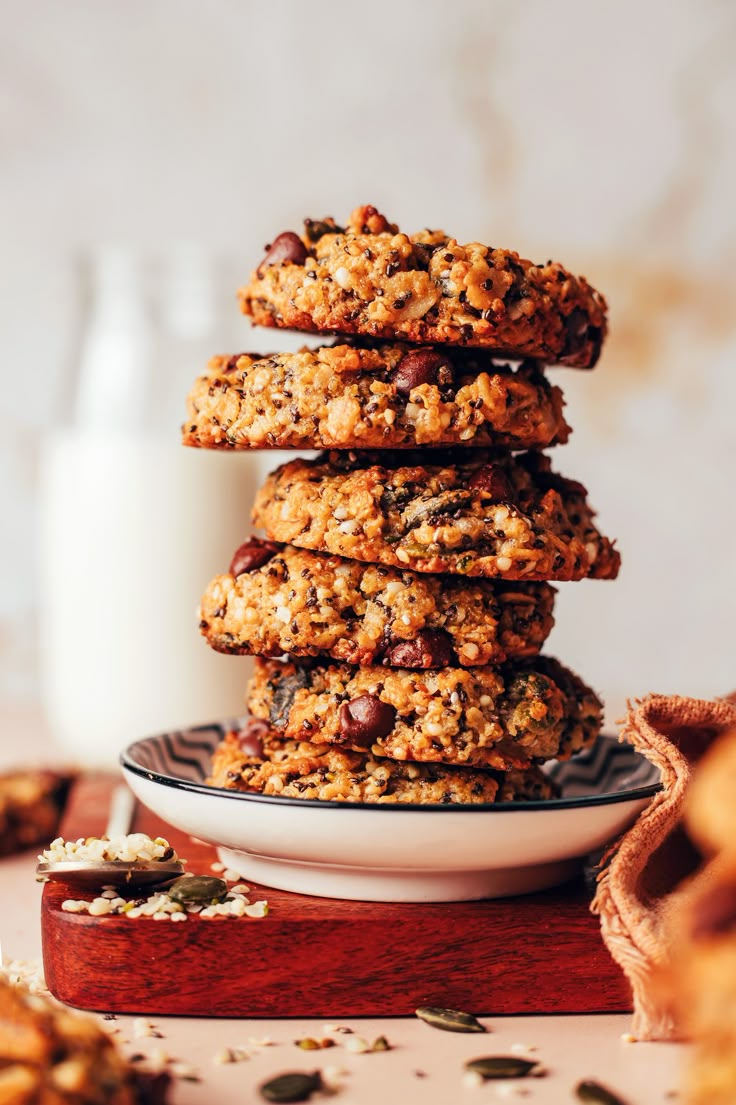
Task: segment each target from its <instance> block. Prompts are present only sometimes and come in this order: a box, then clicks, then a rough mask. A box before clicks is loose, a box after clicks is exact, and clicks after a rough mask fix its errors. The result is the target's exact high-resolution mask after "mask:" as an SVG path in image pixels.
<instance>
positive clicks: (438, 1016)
mask: <svg viewBox="0 0 736 1105" xmlns="http://www.w3.org/2000/svg"><path fill="white" fill-rule="evenodd" d="M415 1012H416V1015H417V1016H418V1017H419V1019H420V1020H422V1021H425V1022H426V1023H427V1024H431V1025H432V1027H433V1028H441V1029H444V1031H445V1032H486V1031H487V1029H486V1028H485V1026H484V1025H482V1024H481V1023H480V1021H479V1020H478V1019H477V1017H474V1016H473V1014H472V1013H463V1012H462V1010H460V1009H443V1008H441V1007H440V1006H436V1005H420V1006H419V1008H418V1009H416V1010H415Z"/></svg>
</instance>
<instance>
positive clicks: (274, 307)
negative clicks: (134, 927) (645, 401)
mask: <svg viewBox="0 0 736 1105" xmlns="http://www.w3.org/2000/svg"><path fill="white" fill-rule="evenodd" d="M239 295H240V302H241V307H242V310H243V312H244V313H245V314H247V315H250V316H252V317H253V319H254V320H255V322H256V323H259V324H261V325H264V326H269V327H285V328H291V329H296V330H302V331H310V332H316V333H329V334H330V335H333V337H332V338H331V339H330V344H328V345H323V346H321V347H319V348H316V349H303V350H301V351H300V352H298V353H276V354H273V355H270V356H263V355H256V354H249V353H244V354H240V355H235V356H231V357H216V358H214V359H213V360H212V362H211V363H210V365H209V368H208V371H207V373H206V374H205V375H204V376H202V377H201V378H200V379H199V380H197V381H196V383H195V385H194V388H193V390H192V392H191V394H190V396H189V401H188V421H187V423H186V425H185V426H184V442H185V444H187V445H192V446H199V447H203V448H211V449H254V448H255V449H269V448H278V449H292V448H294V449H296V448H301V449H309V450H315V449H316V450H322V452H321V454H320V455H319V456H318V457H317V458H316V459H313V460H309V459H304V458H298V459H295V460H293V461H291V462H290V463H288V464H285V465H283V466H282V467H280V468H278V469H277V470H276V471H275V472H273V473H272V474H271V475H270V476H269V477H268V479H267V481H266V483H265V485H264V486H263V487H262V488H261V489H260V491H259V493H258V495H257V498H256V503H255V507H254V510H253V522H254V523H255V524H256V525H257V526H259V527H262V529H263V530H265V533H266V537H267V540H262V539H257V538H252V539H250V540H248V541H246V542H245V544H243V545H242V546H241V548H239V549H238V550H237V552H236V553H235V555H234V557H233V561H232V564H231V565H230V571H229V572H228V573H226V574H224V575H219V576H217V578H215V579H214V580H213V581H212V583H211V584H210V586H209V587H208V589H207V591H206V593H205V595H204V597H203V599H202V604H201V613H200V618H201V620H200V628H201V631H202V633H203V634H204V636H205V637H206V639H207V641H208V642H209V644H210V645H211V646H212V647H213V648H215V649H217V650H219V651H221V652H227V653H236V654H243V653H247V654H251V655H254V656H256V657H257V659H256V661H255V672H254V675H253V678H252V680H251V683H250V686H249V689H248V693H247V706H248V709H249V711H250V714H251V717H252V720H251V721H250V722H249V723H248V724H246V725H245V727H244V728H243V729H242V730H241V731H239V732H233V733H231V734H229V735H228V736H227V737H226V739H225V740H224V741H223V743H222V744H221V746H220V747H219V748H218V750H217V753H216V755H215V759H214V764H213V768H212V777H211V780H210V781H211V782H212V783H213V784H214V785H216V786H222V787H228V788H234V789H237V790H245V791H258V792H262V793H265V794H280V795H283V796H292V797H298V798H318V799H331V800H343V801H377V802H417V803H427V802H431V803H454V802H458V803H467V802H492V801H498V800H503V801H510V800H513V799H534V798H544V797H547V796H549V795H550V794H552V793H553V786H552V784H551V782H550V781H549V778H548V776H547V775H546V774H545V773H544V772H542V771H540V769H539V765H540V764H542V763H543V762H544V761H546V760H549V759H552V758H565V757H568V756H570V755H572V754H573V753H574V752H576V751H578V750H579V749H581V748H584V747H586V746H588V745H590V744H591V743H592V742H593V741H594V740H595V738H596V736H597V734H598V731H599V727H600V718H601V704H600V702H599V700H598V699H597V697H596V695H595V694H594V693H593V692H592V691H591V690H590V689H589V688H588V687H587V686H586V685H585V684H584V683H583V682H582V681H581V680H580V679H579V678H578V677H577V676H576V675H574V674H573V673H572V672H570V671H569V670H567V669H566V668H565V667H563V666H562V665H561V664H560V663H559V662H558V661H556V660H553V659H551V658H549V657H540V656H539V652H540V649H541V647H542V645H543V644H544V641H545V639H546V637H547V635H548V634H549V632H550V629H551V628H552V625H553V618H552V609H553V602H554V589H553V588H552V587H551V586H550V581H554V580H577V579H582V578H583V577H586V576H587V577H594V578H598V579H612V578H614V577H615V576H616V574H617V571H618V566H619V556H618V553H617V552H616V551H615V549H614V548H613V546H612V544H611V542H610V541H609V540H608V539H607V538H605V537H603V536H602V535H601V533H600V532H599V531H598V530H597V528H596V526H595V524H594V515H593V511H592V510H591V508H590V507H589V505H588V503H587V495H586V491H585V488H584V487H583V486H582V484H580V483H578V482H576V481H574V480H569V479H566V478H564V477H563V476H560V475H558V474H557V473H556V472H555V471H553V470H552V467H551V465H550V461H549V459H548V457H547V456H546V455H545V454H544V453H542V452H541V451H540V450H542V449H545V448H547V447H548V446H553V445H558V444H562V443H564V442H565V441H566V440H567V437H568V434H569V427H568V425H567V424H566V422H565V419H564V417H563V400H562V395H561V393H560V390H559V388H557V387H556V386H553V385H552V384H550V383H549V381H548V380H547V378H546V377H545V375H544V371H543V367H542V366H543V365H544V364H549V363H561V364H566V365H570V366H576V367H580V368H589V367H592V366H593V365H594V364H595V362H596V360H597V358H598V354H599V352H600V348H601V343H602V340H603V337H604V335H605V326H606V321H605V302H604V300H603V299H602V297H601V296H600V295H599V294H598V293H597V292H595V291H594V290H593V289H592V288H591V287H590V286H589V285H588V284H587V283H586V281H585V280H583V279H578V278H576V277H574V276H571V275H570V274H569V273H568V272H566V271H565V270H564V269H563V268H562V267H561V266H560V265H558V264H553V263H552V262H548V263H547V264H545V265H534V264H532V263H531V262H529V261H524V260H522V259H521V258H519V256H518V255H517V254H515V253H511V252H509V251H506V250H502V249H494V248H492V247H488V246H483V245H479V244H478V243H471V244H469V245H460V244H458V242H457V241H456V240H455V239H453V238H449V237H448V236H447V235H446V234H444V233H442V232H441V231H429V230H425V231H421V232H419V233H418V234H414V235H411V236H409V235H406V234H402V233H400V232H399V230H398V227H396V226H394V225H392V224H391V223H389V222H388V221H387V220H386V219H385V218H384V216H383V215H381V214H380V213H379V212H378V211H376V209H375V208H374V207H361V208H358V209H357V210H356V211H354V212H353V214H352V215H351V217H350V220H349V223H348V225H347V227H341V226H337V225H336V224H335V222H334V221H333V220H332V219H325V220H323V221H320V222H316V221H313V220H309V219H308V220H306V222H305V231H304V234H303V235H302V236H298V235H297V234H295V233H292V232H286V233H283V234H280V235H279V236H278V237H277V238H276V239H275V241H274V242H273V244H272V245H270V246H269V247H268V249H267V252H266V256H265V257H264V258H263V260H262V261H261V264H260V265H259V267H258V269H257V270H256V271H255V272H254V273H253V275H252V277H251V280H250V283H249V284H247V285H246V287H244V288H243V289H241V291H240V293H239ZM334 335H338V336H337V337H335V336H334ZM510 362H512V363H510Z"/></svg>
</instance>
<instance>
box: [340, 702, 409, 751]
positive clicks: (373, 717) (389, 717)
mask: <svg viewBox="0 0 736 1105" xmlns="http://www.w3.org/2000/svg"><path fill="white" fill-rule="evenodd" d="M395 720H396V710H395V709H394V708H393V706H391V705H389V703H388V702H381V700H380V698H378V697H377V695H374V694H362V695H361V696H360V698H354V699H353V701H352V702H343V704H342V706H341V707H340V736H341V737H342V739H343V740H344V741H349V742H350V743H351V744H359V745H369V744H371V743H372V742H373V741H374V740H377V739H378V737H386V736H388V734H389V733H390V732H391V730H392V729H393V727H394V722H395Z"/></svg>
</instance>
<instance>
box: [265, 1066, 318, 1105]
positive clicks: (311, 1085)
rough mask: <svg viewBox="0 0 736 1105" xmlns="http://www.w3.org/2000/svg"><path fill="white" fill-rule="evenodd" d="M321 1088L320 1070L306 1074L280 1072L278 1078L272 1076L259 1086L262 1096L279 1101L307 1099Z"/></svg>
mask: <svg viewBox="0 0 736 1105" xmlns="http://www.w3.org/2000/svg"><path fill="white" fill-rule="evenodd" d="M321 1088H322V1078H321V1076H320V1073H319V1071H318V1070H316V1071H313V1072H312V1073H311V1074H305V1073H303V1072H302V1071H290V1072H289V1073H287V1074H279V1075H277V1077H276V1078H271V1079H269V1081H268V1082H263V1083H262V1084H261V1085H260V1086H259V1087H258V1089H259V1091H260V1094H261V1097H265V1099H266V1101H274V1102H277V1103H278V1102H281V1103H286V1102H290V1101H307V1099H308V1098H310V1097H311V1096H312V1094H313V1093H316V1092H317V1090H320V1089H321Z"/></svg>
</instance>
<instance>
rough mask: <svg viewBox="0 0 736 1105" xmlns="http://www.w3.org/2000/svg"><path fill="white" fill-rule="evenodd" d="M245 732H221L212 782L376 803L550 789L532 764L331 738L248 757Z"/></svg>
mask: <svg viewBox="0 0 736 1105" xmlns="http://www.w3.org/2000/svg"><path fill="white" fill-rule="evenodd" d="M259 724H262V723H258V722H257V723H256V726H257V725H259ZM263 728H264V729H267V727H266V726H263ZM252 730H253V726H251V727H250V731H249V730H248V729H246V732H245V737H244V738H243V737H242V736H241V734H240V733H237V732H231V733H228V734H227V735H226V736H225V738H224V740H223V741H222V742H221V743H220V744H219V745H218V747H217V748H216V749H215V754H214V758H213V763H212V776H211V777H210V778H209V779H208V780H207V782H208V783H209V784H210V785H211V786H218V787H225V788H226V789H228V790H238V791H244V792H247V793H257V794H271V795H277V796H280V797H282V798H313V799H318V800H320V801H328V802H375V803H380V804H381V805H386V804H388V803H396V802H410V803H414V804H416V805H428V804H439V805H450V804H468V803H478V802H519V801H528V800H531V801H538V800H541V799H545V798H552V797H555V795H556V794H557V790H556V788H555V784H554V783H553V782H552V780H551V779H549V778H548V777H547V776H546V775H545V774H544V772H542V771H540V770H539V769H538V768H534V767H532V768H529V769H528V770H527V771H526V772H521V771H516V772H508V773H507V774H494V773H492V772H490V771H482V770H480V769H477V768H464V767H448V766H446V765H444V764H437V763H423V764H419V763H407V762H401V761H398V760H386V759H383V760H382V759H377V758H376V757H374V756H372V755H370V754H366V753H364V752H351V751H348V750H346V749H344V748H339V747H337V746H336V745H334V744H310V743H309V742H306V741H285V742H282V743H281V744H278V743H277V744H271V745H267V747H266V748H265V750H263V751H261V753H260V755H254V754H253V753H254V752H256V751H258V750H257V749H255V748H254V735H253V732H252ZM255 739H256V740H257V739H258V738H257V737H256V738H255Z"/></svg>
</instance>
